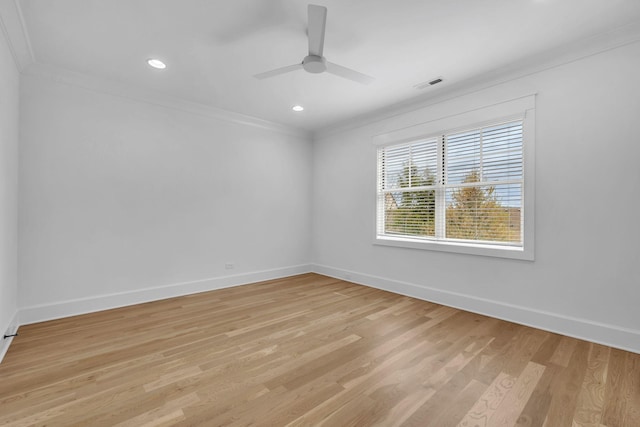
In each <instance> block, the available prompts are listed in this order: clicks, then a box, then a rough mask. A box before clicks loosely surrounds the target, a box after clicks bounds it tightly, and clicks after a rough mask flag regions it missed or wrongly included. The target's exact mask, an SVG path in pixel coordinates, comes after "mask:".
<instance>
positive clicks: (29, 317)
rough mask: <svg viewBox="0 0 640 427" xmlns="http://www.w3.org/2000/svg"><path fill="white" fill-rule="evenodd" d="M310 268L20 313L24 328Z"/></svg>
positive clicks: (162, 288) (52, 305)
mask: <svg viewBox="0 0 640 427" xmlns="http://www.w3.org/2000/svg"><path fill="white" fill-rule="evenodd" d="M310 271H311V266H310V265H308V264H303V265H295V266H290V267H283V268H275V269H272V270H262V271H254V272H251V273H243V274H236V275H232V276H223V277H214V278H210V279H204V280H197V281H193V282H185V283H175V284H172V285H166V286H159V287H154V288H146V289H137V290H135V291H130V292H120V293H115V294H107V295H97V296H95V297H89V298H80V299H74V300H68V301H60V302H55V303H50V304H41V305H33V306H30V307H22V308H20V310H19V320H20V325H28V324H30V323H37V322H44V321H47V320H53V319H60V318H63V317H69V316H75V315H78V314H86V313H93V312H96V311H101V310H109V309H112V308H118V307H124V306H127V305H134V304H140V303H144V302H149V301H156V300H161V299H166V298H173V297H178V296H183V295H189V294H196V293H199V292H206V291H212V290H215V289H223V288H229V287H232V286H240V285H246V284H249V283H255V282H262V281H264V280H272V279H279V278H282V277H287V276H293V275H296V274H303V273H309V272H310Z"/></svg>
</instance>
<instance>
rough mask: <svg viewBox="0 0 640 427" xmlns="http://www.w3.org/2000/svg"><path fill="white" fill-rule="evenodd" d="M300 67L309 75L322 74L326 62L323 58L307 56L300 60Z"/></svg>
mask: <svg viewBox="0 0 640 427" xmlns="http://www.w3.org/2000/svg"><path fill="white" fill-rule="evenodd" d="M302 67H303V68H304V69H305V71H308V72H309V73H322V72H324V71H326V70H327V61H326V60H325V59H324V57H323V56H317V55H309V56H305V58H304V59H303V60H302Z"/></svg>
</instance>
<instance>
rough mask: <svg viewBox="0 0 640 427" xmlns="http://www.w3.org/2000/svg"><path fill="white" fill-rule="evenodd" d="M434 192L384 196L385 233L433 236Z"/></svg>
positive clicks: (411, 192)
mask: <svg viewBox="0 0 640 427" xmlns="http://www.w3.org/2000/svg"><path fill="white" fill-rule="evenodd" d="M435 211H436V207H435V191H434V190H425V191H403V192H394V193H386V194H385V223H384V229H385V233H388V234H398V235H413V236H425V237H433V236H435Z"/></svg>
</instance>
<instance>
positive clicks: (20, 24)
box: [0, 0, 35, 72]
mask: <svg viewBox="0 0 640 427" xmlns="http://www.w3.org/2000/svg"><path fill="white" fill-rule="evenodd" d="M0 31H2V33H3V34H4V37H5V39H6V40H7V45H9V50H10V51H11V56H13V60H14V62H15V63H16V67H17V68H18V70H19V71H20V72H22V71H24V69H25V68H27V67H28V66H29V65H30V64H32V63H33V62H35V57H34V55H33V49H32V48H31V40H30V39H29V33H28V32H27V27H26V25H25V23H24V17H23V15H22V9H21V8H20V3H19V2H18V0H1V1H0Z"/></svg>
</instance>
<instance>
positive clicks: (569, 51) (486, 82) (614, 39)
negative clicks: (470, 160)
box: [312, 22, 640, 141]
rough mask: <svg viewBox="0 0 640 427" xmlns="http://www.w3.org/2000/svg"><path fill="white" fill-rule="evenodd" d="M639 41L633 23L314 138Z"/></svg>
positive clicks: (364, 116)
mask: <svg viewBox="0 0 640 427" xmlns="http://www.w3.org/2000/svg"><path fill="white" fill-rule="evenodd" d="M639 41H640V22H633V23H630V24H627V25H624V26H621V27H618V28H615V29H613V30H610V31H607V32H603V33H599V34H596V35H594V36H591V37H588V38H585V39H581V40H577V41H574V42H572V43H568V44H564V45H562V46H559V47H557V48H555V49H552V50H548V51H545V52H542V53H540V54H537V55H533V56H530V57H527V58H525V59H524V60H522V61H517V62H514V63H513V64H511V65H509V66H506V67H501V68H499V69H495V70H493V71H491V72H488V73H485V74H482V75H479V76H477V77H474V78H470V79H467V80H464V81H461V82H458V83H454V84H450V85H448V86H445V87H442V88H439V89H438V91H437V92H433V93H427V94H423V95H420V96H417V97H414V98H411V99H409V100H407V101H404V102H399V103H395V104H392V105H388V106H386V107H383V108H381V109H378V110H375V111H372V112H369V113H365V114H362V115H358V116H356V117H352V118H349V119H346V120H343V121H339V122H334V123H333V124H331V125H329V126H325V127H324V128H323V129H318V130H316V131H314V132H313V133H312V136H313V139H314V141H316V140H318V139H322V138H325V137H328V136H331V135H335V134H338V133H341V132H345V131H349V130H353V129H357V128H361V127H363V126H366V125H370V124H373V123H376V122H379V121H382V120H386V119H390V118H392V117H395V116H400V115H403V114H406V113H409V112H412V111H415V110H418V109H421V108H425V107H429V106H432V105H435V104H438V103H441V102H444V101H448V100H451V99H454V98H458V97H461V96H464V95H468V94H471V93H474V92H478V91H481V90H485V89H488V88H490V87H493V86H497V85H500V84H503V83H507V82H510V81H513V80H517V79H520V78H523V77H526V76H529V75H532V74H536V73H539V72H542V71H545V70H549V69H552V68H556V67H560V66H562V65H565V64H569V63H571V62H575V61H579V60H581V59H584V58H588V57H590V56H594V55H597V54H600V53H604V52H607V51H610V50H613V49H616V48H619V47H622V46H626V45H630V44H633V43H637V42H639Z"/></svg>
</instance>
